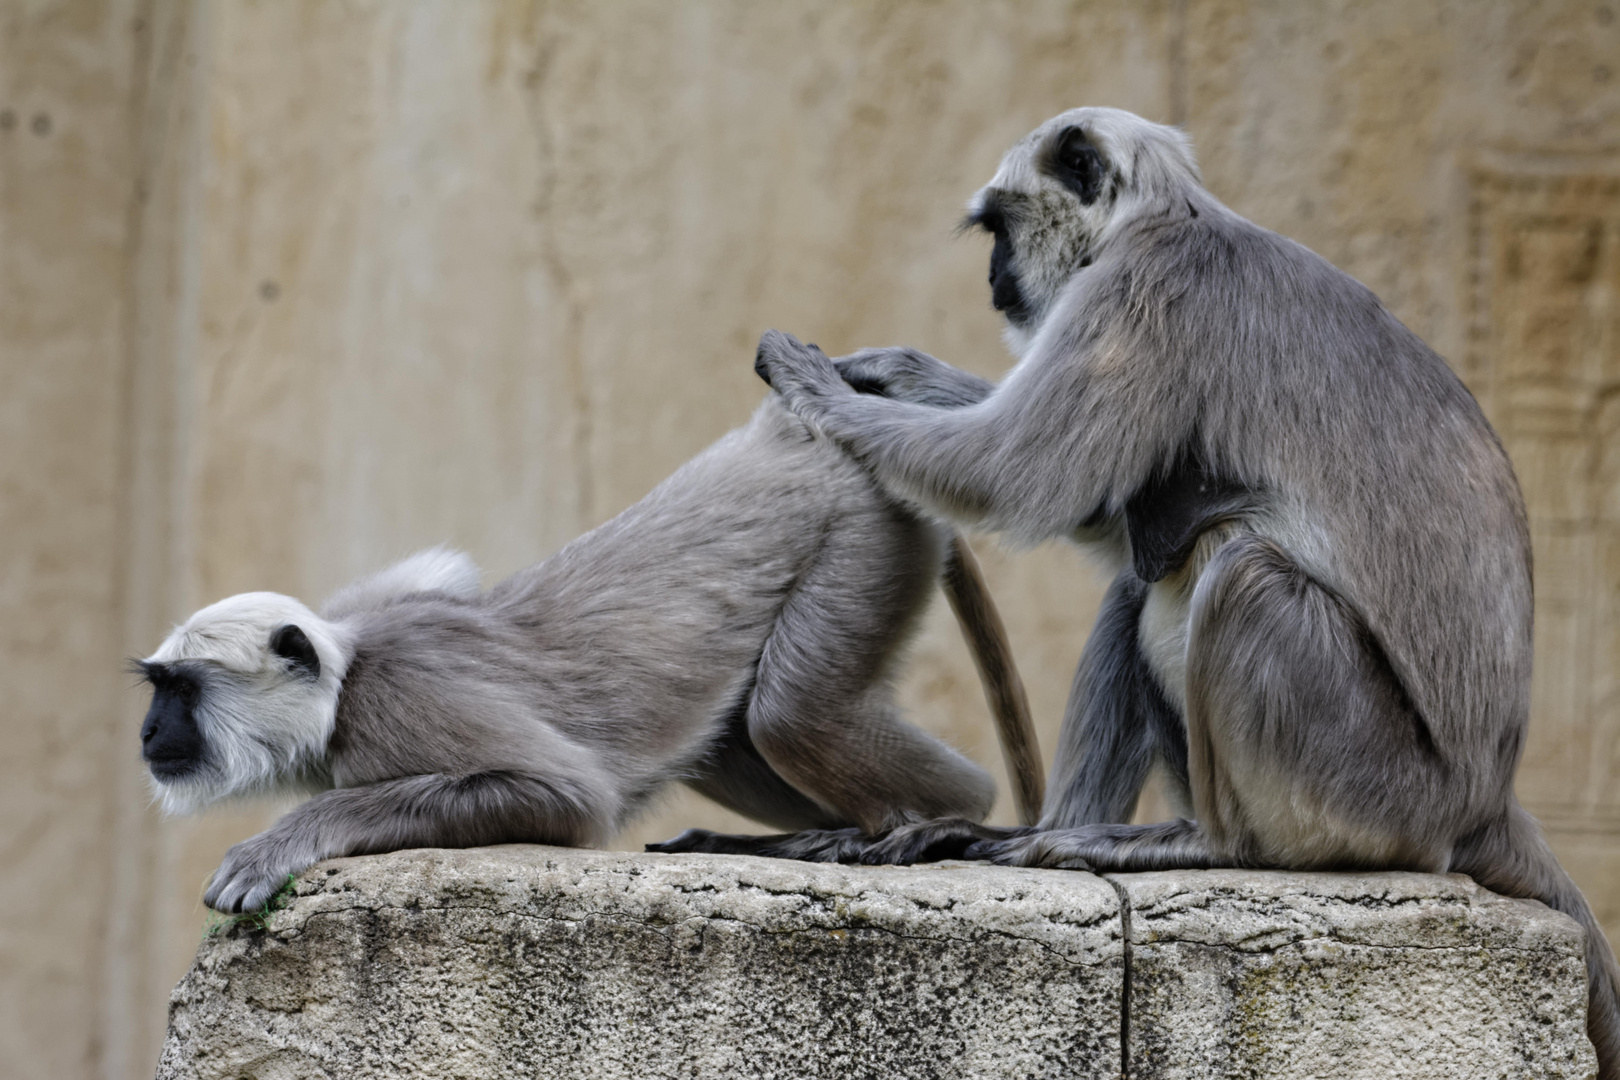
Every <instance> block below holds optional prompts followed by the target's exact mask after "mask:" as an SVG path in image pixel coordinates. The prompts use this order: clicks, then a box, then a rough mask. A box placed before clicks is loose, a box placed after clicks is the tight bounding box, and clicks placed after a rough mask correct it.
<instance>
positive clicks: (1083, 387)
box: [754, 330, 1191, 540]
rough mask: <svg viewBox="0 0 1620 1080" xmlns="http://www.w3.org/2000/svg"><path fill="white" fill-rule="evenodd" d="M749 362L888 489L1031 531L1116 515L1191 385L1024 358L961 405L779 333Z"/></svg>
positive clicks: (1171, 428)
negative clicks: (883, 379)
mask: <svg viewBox="0 0 1620 1080" xmlns="http://www.w3.org/2000/svg"><path fill="white" fill-rule="evenodd" d="M754 366H755V370H756V371H758V372H759V374H760V376H761V377H762V378H764V379H765V381H766V382H768V383H770V384H771V386H772V387H774V388H775V389H776V391H777V392H778V393H779V394H781V395H782V397H783V399H784V400H785V401H786V403H787V405H788V406H789V407H790V408H791V409H793V411H794V412H796V413H797V414H798V415H799V416H800V417H801V418H803V419H804V420H805V422H806V423H808V424H810V425H811V427H813V428H815V429H817V430H819V431H820V432H822V433H823V434H825V435H826V436H827V437H829V438H831V439H833V440H834V441H836V442H838V443H839V444H840V445H842V446H843V447H844V448H845V450H847V451H848V452H849V453H851V454H852V455H853V456H854V457H856V458H857V459H858V460H860V461H861V462H863V463H864V464H865V465H866V466H867V467H868V468H870V469H872V470H873V471H874V472H875V473H876V474H877V475H878V476H879V478H880V479H881V480H882V481H883V482H884V483H885V484H886V485H888V486H889V487H890V488H891V489H893V490H895V491H896V492H899V493H902V494H905V495H907V496H909V497H911V498H914V499H916V500H917V501H918V502H920V503H923V504H924V505H927V506H930V507H932V508H934V509H936V510H938V511H940V512H943V513H945V514H948V515H950V516H951V517H953V518H955V519H956V520H958V521H962V522H966V523H970V524H979V525H985V526H988V527H990V528H993V529H997V530H1001V531H1007V532H1011V533H1013V534H1015V535H1018V536H1020V537H1023V538H1025V539H1030V540H1039V539H1043V538H1046V537H1050V536H1058V535H1064V534H1066V533H1069V532H1072V531H1073V530H1074V529H1076V528H1078V527H1079V526H1081V525H1082V524H1085V523H1087V522H1089V521H1092V520H1094V519H1096V518H1098V517H1100V516H1102V515H1105V514H1109V513H1117V512H1119V511H1120V510H1121V509H1122V505H1123V501H1124V499H1125V498H1126V497H1127V496H1128V494H1129V493H1130V492H1131V491H1133V490H1135V489H1136V488H1137V487H1139V486H1140V485H1141V484H1142V483H1143V482H1144V481H1145V480H1146V479H1147V478H1148V476H1149V475H1150V474H1151V472H1152V471H1153V469H1155V468H1156V467H1159V466H1161V465H1162V464H1164V463H1165V462H1166V461H1167V460H1168V459H1169V458H1170V456H1171V455H1172V454H1173V453H1174V452H1175V450H1176V449H1177V447H1178V444H1180V443H1183V442H1185V440H1186V439H1187V437H1188V434H1189V432H1190V429H1191V424H1190V421H1189V420H1188V419H1187V416H1188V413H1189V410H1188V409H1187V408H1186V407H1185V406H1186V402H1187V401H1188V400H1189V398H1190V397H1191V394H1190V393H1189V392H1188V390H1187V388H1184V387H1179V386H1174V385H1173V384H1172V388H1171V389H1170V390H1169V391H1166V392H1156V393H1152V394H1149V393H1146V392H1140V387H1142V386H1145V385H1148V384H1151V383H1154V382H1157V383H1158V384H1160V385H1162V384H1163V380H1162V377H1161V376H1158V375H1152V374H1150V373H1146V372H1142V371H1140V370H1132V369H1131V365H1130V364H1127V363H1124V362H1121V363H1118V364H1112V365H1086V364H1083V363H1079V362H1074V361H1061V360H1059V361H1057V362H1052V363H1044V364H1042V363H1037V364H1034V365H1032V366H1029V367H1027V368H1023V367H1021V368H1020V370H1018V371H1015V372H1014V373H1013V374H1012V375H1010V376H1009V377H1008V378H1007V379H1006V380H1005V381H1003V382H1002V384H1001V385H1000V386H999V387H997V388H996V390H995V391H994V392H993V393H991V394H990V395H989V396H987V397H986V398H984V400H982V401H980V402H979V403H978V404H977V405H971V406H967V407H963V408H955V409H940V408H931V407H929V406H926V405H914V404H911V403H908V402H903V401H896V400H892V399H889V398H884V397H878V396H874V395H871V394H859V393H856V392H855V390H854V389H852V388H851V387H850V386H849V385H848V384H847V383H846V382H845V381H844V380H843V379H842V378H841V377H840V376H839V373H838V369H837V368H836V367H834V365H833V363H832V361H830V360H828V359H827V357H826V356H825V355H824V354H823V353H822V352H821V350H819V349H817V348H815V347H814V346H807V345H804V344H801V343H800V342H799V341H798V340H796V339H795V338H793V337H791V336H790V335H788V334H784V333H781V332H780V331H776V330H770V331H767V332H766V333H765V335H764V336H763V337H762V338H761V339H760V344H759V352H758V354H757V357H756V361H755V365H754ZM1146 366H1148V365H1146V364H1145V363H1144V364H1142V365H1141V367H1146ZM1099 368H1101V370H1099Z"/></svg>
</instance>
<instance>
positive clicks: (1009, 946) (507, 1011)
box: [158, 846, 1594, 1080]
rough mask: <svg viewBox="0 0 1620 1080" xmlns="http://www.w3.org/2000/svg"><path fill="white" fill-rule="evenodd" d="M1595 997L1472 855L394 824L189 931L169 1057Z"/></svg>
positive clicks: (1257, 1021)
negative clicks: (1493, 889)
mask: <svg viewBox="0 0 1620 1080" xmlns="http://www.w3.org/2000/svg"><path fill="white" fill-rule="evenodd" d="M1585 1002H1586V990H1585V975H1584V969H1583V966H1582V961H1581V953H1580V934H1579V930H1578V929H1577V928H1576V926H1575V924H1574V923H1573V922H1572V921H1570V920H1569V919H1566V918H1565V917H1563V916H1561V915H1558V914H1557V913H1555V912H1552V911H1550V910H1548V909H1547V908H1545V907H1542V906H1541V905H1539V904H1534V903H1528V902H1521V901H1513V900H1505V899H1502V898H1500V897H1497V896H1494V895H1493V894H1491V893H1488V892H1485V891H1484V890H1482V889H1479V888H1477V887H1476V886H1475V885H1474V884H1473V883H1472V882H1470V881H1469V880H1468V879H1466V878H1461V877H1429V876H1424V875H1418V874H1367V875H1355V876H1351V875H1332V874H1282V873H1238V872H1228V871H1210V872H1179V873H1161V874H1135V875H1110V876H1108V877H1107V878H1101V877H1096V876H1093V875H1090V874H1079V873H1068V872H1063V871H1037V870H1010V869H1001V868H994V867H984V866H965V865H961V864H945V865H941V866H933V867H916V868H889V867H874V868H865V867H860V868H857V867H840V866H810V865H804V864H797V863H781V862H774V861H769V860H758V859H746V858H735V857H724V856H659V855H623V854H614V853H604V852H582V851H571V850H563V849H558V848H545V847H526V846H513V847H503V848H488V849H479V850H471V851H411V852H399V853H396V854H393V855H385V856H377V857H373V858H365V859H344V860H337V861H334V862H330V863H324V864H322V865H321V866H319V867H316V868H315V869H314V870H312V871H310V872H309V873H307V874H305V875H304V877H303V879H302V880H301V881H300V882H299V885H298V895H297V898H296V899H295V900H294V901H293V902H292V903H291V905H290V906H288V907H287V908H286V909H284V910H282V911H279V912H277V913H276V914H274V915H273V916H272V917H271V918H270V919H269V920H268V924H267V928H265V929H257V928H254V927H252V926H249V925H239V926H236V927H233V928H230V929H227V930H225V931H222V932H221V933H220V934H218V935H216V936H215V937H213V938H210V939H209V940H207V941H205V942H204V943H203V945H202V947H201V949H199V951H198V955H197V962H196V964H195V966H194V967H193V968H192V970H191V972H190V973H189V974H188V975H187V976H186V977H185V979H184V980H182V981H181V983H180V985H179V986H178V987H177V988H176V990H175V993H174V997H173V1001H172V1006H171V1014H170V1025H169V1034H168V1039H167V1042H166V1043H165V1046H164V1052H163V1059H162V1063H161V1065H160V1066H159V1069H158V1076H159V1077H160V1078H164V1080H168V1078H175V1080H178V1078H182V1077H184V1078H204V1077H206V1078H210V1080H213V1078H219V1080H239V1078H243V1077H253V1078H263V1080H284V1078H286V1080H291V1078H295V1077H333V1078H338V1077H345V1078H347V1077H396V1076H424V1077H427V1076H432V1077H467V1078H477V1080H484V1078H496V1077H499V1078H503V1080H504V1078H508V1077H511V1078H517V1077H523V1078H535V1077H548V1078H549V1077H556V1078H575V1077H578V1078H592V1080H595V1078H601V1080H607V1078H625V1080H631V1078H634V1080H642V1078H663V1077H683V1078H686V1077H693V1078H709V1077H728V1078H730V1077H779V1078H782V1080H797V1078H801V1077H817V1078H821V1077H825V1078H837V1080H854V1078H867V1077H870V1078H873V1080H877V1078H884V1080H888V1078H894V1077H940V1078H944V1077H1119V1076H1121V1075H1122V1074H1123V1073H1124V1072H1125V1071H1127V1070H1128V1075H1129V1076H1131V1077H1137V1078H1142V1077H1189V1078H1190V1077H1265V1078H1268V1080H1285V1078H1290V1077H1312V1078H1328V1077H1369V1078H1372V1077H1377V1078H1380V1080H1382V1078H1388V1077H1447V1078H1452V1077H1455V1078H1458V1080H1462V1078H1468V1080H1475V1078H1483V1077H1570V1078H1581V1077H1589V1076H1591V1075H1592V1074H1593V1072H1594V1064H1593V1057H1592V1050H1591V1046H1590V1045H1589V1044H1588V1042H1587V1041H1586V1036H1585ZM1122 1041H1123V1044H1124V1045H1123V1046H1122Z"/></svg>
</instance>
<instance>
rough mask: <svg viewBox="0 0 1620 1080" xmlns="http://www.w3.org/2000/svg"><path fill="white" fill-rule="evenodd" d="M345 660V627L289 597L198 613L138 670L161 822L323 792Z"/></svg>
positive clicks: (263, 597)
mask: <svg viewBox="0 0 1620 1080" xmlns="http://www.w3.org/2000/svg"><path fill="white" fill-rule="evenodd" d="M351 656H352V647H351V645H350V644H349V642H348V640H347V637H346V635H345V633H344V631H343V629H342V627H340V626H338V625H336V624H333V623H330V622H328V621H326V620H325V619H322V618H321V617H320V616H318V615H316V614H315V613H314V612H313V611H311V610H310V609H309V608H307V607H305V606H304V605H303V604H301V603H299V602H298V601H297V600H294V599H293V598H292V597H290V596H282V595H281V594H279V593H269V592H256V593H243V594H241V595H239V596H232V597H229V598H227V599H225V600H221V601H220V602H219V603H217V604H213V605H210V606H209V607H205V608H203V609H202V610H201V611H199V612H197V613H196V614H195V615H193V616H191V618H189V619H187V620H186V621H185V623H183V624H182V625H180V626H178V627H176V628H175V629H174V632H173V633H171V634H170V635H169V636H168V638H167V639H165V640H164V642H163V644H162V645H161V646H159V648H158V650H157V652H155V653H153V654H152V655H151V656H149V657H147V658H146V659H145V660H141V661H138V662H137V664H136V667H137V669H138V670H139V672H140V674H141V675H142V676H143V677H145V678H146V680H147V681H148V682H150V683H151V684H152V706H151V709H150V710H149V711H148V712H147V715H146V721H145V723H144V724H143V725H142V727H141V748H142V755H143V757H144V758H145V759H146V762H147V765H148V767H149V769H150V770H151V773H152V780H153V785H154V787H155V789H156V792H157V795H158V797H159V798H160V799H161V800H162V802H163V806H164V809H165V810H168V811H169V812H170V813H182V812H186V811H190V810H195V809H199V808H201V807H203V806H206V805H208V804H210V803H213V802H217V801H219V800H221V799H227V798H231V797H234V796H241V795H254V794H263V793H267V792H271V791H276V790H283V789H289V788H291V789H298V788H303V787H308V786H312V785H317V784H319V782H320V780H321V778H320V777H318V776H316V775H313V772H312V770H315V769H318V768H319V762H320V761H321V759H322V756H323V754H324V752H325V750H326V744H327V741H328V740H329V739H330V738H331V735H332V727H333V724H334V722H335V720H336V716H337V699H338V690H339V688H340V687H341V686H342V683H343V675H344V672H345V671H346V670H347V668H348V664H349V659H350V657H351Z"/></svg>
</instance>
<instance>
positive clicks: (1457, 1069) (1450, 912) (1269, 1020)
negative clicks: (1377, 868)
mask: <svg viewBox="0 0 1620 1080" xmlns="http://www.w3.org/2000/svg"><path fill="white" fill-rule="evenodd" d="M1111 879H1112V880H1113V881H1115V882H1116V883H1117V884H1118V885H1119V886H1120V888H1121V890H1122V895H1123V896H1124V898H1125V899H1126V903H1127V907H1128V909H1129V912H1130V971H1131V990H1130V1024H1129V1036H1128V1041H1129V1052H1130V1075H1131V1076H1132V1077H1136V1078H1141V1077H1155V1078H1157V1077H1163V1078H1164V1080H1209V1078H1212V1077H1268V1078H1281V1077H1366V1078H1368V1080H1375V1078H1376V1080H1394V1078H1397V1077H1459V1078H1462V1077H1467V1078H1469V1080H1487V1078H1494V1077H1501V1078H1504V1080H1505V1078H1508V1077H1512V1078H1521V1077H1569V1078H1572V1080H1573V1078H1577V1077H1589V1076H1591V1075H1593V1074H1594V1072H1595V1070H1596V1067H1597V1064H1596V1058H1595V1057H1594V1056H1593V1053H1592V1046H1591V1043H1589V1042H1588V1041H1587V1039H1586V967H1585V964H1584V963H1583V961H1582V959H1581V936H1580V931H1579V929H1578V928H1577V927H1576V925H1575V923H1574V922H1573V921H1572V920H1570V919H1567V918H1565V917H1564V916H1562V915H1559V914H1557V913H1556V912H1554V911H1552V910H1550V909H1549V908H1546V907H1544V906H1543V905H1541V904H1538V903H1534V902H1529V901H1522V900H1508V899H1504V898H1502V897H1500V896H1497V895H1495V894H1494V893H1490V892H1486V891H1485V890H1484V889H1481V888H1480V887H1479V886H1477V885H1475V884H1474V883H1473V882H1472V881H1470V880H1469V879H1468V878H1465V877H1462V876H1460V875H1451V876H1447V877H1435V876H1431V875H1426V874H1394V873H1391V874H1367V875H1348V874H1284V873H1259V872H1238V871H1230V870H1219V871H1206V872H1201V873H1186V872H1182V873H1156V874H1121V875H1112V876H1111Z"/></svg>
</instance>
